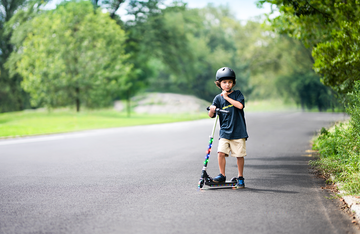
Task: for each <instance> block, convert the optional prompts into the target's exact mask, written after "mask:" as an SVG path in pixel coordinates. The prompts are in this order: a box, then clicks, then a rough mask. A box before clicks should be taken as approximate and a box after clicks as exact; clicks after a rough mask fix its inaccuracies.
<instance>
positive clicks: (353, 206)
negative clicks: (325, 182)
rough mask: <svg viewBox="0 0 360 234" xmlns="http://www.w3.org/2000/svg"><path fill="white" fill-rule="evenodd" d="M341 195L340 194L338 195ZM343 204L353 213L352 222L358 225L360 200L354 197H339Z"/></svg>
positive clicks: (359, 221) (359, 222) (359, 220)
mask: <svg viewBox="0 0 360 234" xmlns="http://www.w3.org/2000/svg"><path fill="white" fill-rule="evenodd" d="M339 194H340V195H341V192H340V193H339ZM341 197H342V199H343V200H344V202H345V203H346V204H347V205H348V207H349V208H350V210H351V211H352V212H353V213H354V218H355V219H356V220H353V221H352V222H353V223H355V222H357V223H358V224H360V198H357V197H354V196H348V195H347V196H341Z"/></svg>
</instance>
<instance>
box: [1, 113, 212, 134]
mask: <svg viewBox="0 0 360 234" xmlns="http://www.w3.org/2000/svg"><path fill="white" fill-rule="evenodd" d="M206 117H207V114H206V113H201V114H176V115H171V114H162V115H158V114H157V115H153V114H135V113H132V114H131V117H127V115H126V113H123V112H117V111H115V110H93V111H91V110H87V111H82V112H80V113H75V112H73V111H69V110H54V111H52V112H48V111H46V110H37V111H20V112H10V113H1V114H0V138H9V137H19V136H29V135H40V134H52V133H62V132H72V131H80V130H88V129H99V128H112V127H125V126H135V125H148V124H160V123H171V122H180V121H190V120H197V119H202V118H206Z"/></svg>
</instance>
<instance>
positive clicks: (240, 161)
mask: <svg viewBox="0 0 360 234" xmlns="http://www.w3.org/2000/svg"><path fill="white" fill-rule="evenodd" d="M236 159H237V161H236V163H237V166H238V173H239V174H238V177H243V173H244V162H245V160H244V157H238V158H236ZM219 165H220V161H219Z"/></svg>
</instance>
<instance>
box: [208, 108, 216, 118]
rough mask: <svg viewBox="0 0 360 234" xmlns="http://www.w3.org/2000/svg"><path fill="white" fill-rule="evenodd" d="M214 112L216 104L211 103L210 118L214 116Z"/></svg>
mask: <svg viewBox="0 0 360 234" xmlns="http://www.w3.org/2000/svg"><path fill="white" fill-rule="evenodd" d="M215 112H216V106H214V105H211V106H210V110H209V117H211V118H212V117H213V116H214V114H215Z"/></svg>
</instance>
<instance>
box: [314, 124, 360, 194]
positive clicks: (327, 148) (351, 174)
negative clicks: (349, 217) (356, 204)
mask: <svg viewBox="0 0 360 234" xmlns="http://www.w3.org/2000/svg"><path fill="white" fill-rule="evenodd" d="M358 134H359V133H358V132H354V128H353V126H352V125H351V124H350V123H349V122H347V123H339V124H337V125H335V126H334V127H332V128H330V129H329V130H327V129H325V128H322V130H321V133H320V135H319V136H317V137H316V138H315V139H314V141H313V149H315V150H318V151H319V158H318V159H316V160H312V161H310V165H311V166H313V167H314V168H316V169H317V170H319V171H320V172H321V174H323V175H324V176H325V177H326V178H327V180H328V182H331V183H336V184H338V185H339V187H340V189H341V190H343V191H344V192H346V193H347V194H350V195H356V196H359V195H360V152H359V149H358V147H359V141H358V139H359V138H358V137H356V135H358Z"/></svg>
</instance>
